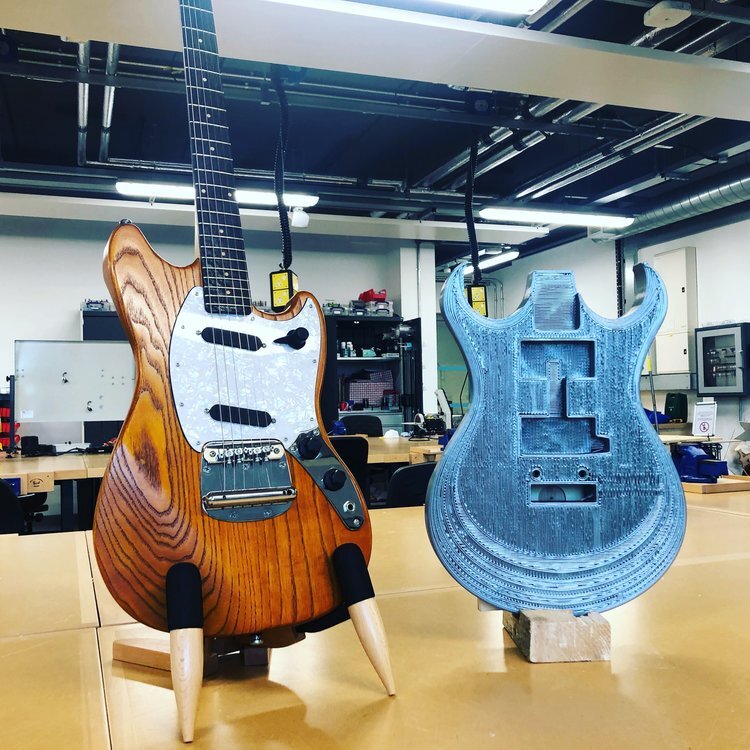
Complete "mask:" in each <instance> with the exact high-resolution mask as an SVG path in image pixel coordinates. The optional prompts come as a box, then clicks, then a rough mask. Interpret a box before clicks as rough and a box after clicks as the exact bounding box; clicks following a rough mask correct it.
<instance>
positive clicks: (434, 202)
mask: <svg viewBox="0 0 750 750" xmlns="http://www.w3.org/2000/svg"><path fill="white" fill-rule="evenodd" d="M134 172H135V173H137V174H139V175H142V176H143V178H144V179H149V178H150V179H153V180H161V181H168V182H177V183H179V182H185V183H187V182H188V181H189V179H190V174H191V170H190V165H188V164H154V163H149V162H137V161H128V160H123V159H112V160H110V161H109V162H107V163H106V164H104V163H100V164H97V163H95V162H94V163H92V162H89V166H88V167H83V168H77V167H54V166H40V165H34V164H14V163H8V162H5V163H0V187H5V188H8V189H12V190H38V191H40V192H47V193H54V194H60V195H70V196H81V195H91V196H97V195H106V196H114V195H115V189H114V184H115V182H116V181H117V180H132V179H133V178H134ZM235 172H236V175H237V179H238V184H239V185H240V186H241V187H254V188H257V187H261V188H270V187H271V185H272V182H273V172H271V171H265V170H243V169H237V170H235ZM286 179H287V183H288V187H289V189H296V190H301V191H308V192H314V193H315V194H316V195H318V196H320V205H321V207H324V208H328V209H342V210H352V211H358V212H362V213H364V214H367V213H369V212H371V211H373V210H375V209H380V210H383V211H388V212H418V211H425V210H433V209H434V210H435V211H437V213H439V214H440V215H441V216H462V215H463V201H464V196H463V194H462V193H451V192H449V191H433V190H405V189H404V186H403V185H402V184H401V183H399V182H397V181H386V180H379V181H377V182H373V183H371V184H370V185H369V186H360V185H359V182H358V180H357V179H356V178H354V177H336V176H331V175H326V176H324V175H301V174H296V173H288V174H287V175H286ZM478 198H479V199H481V200H483V201H489V200H490V198H491V196H488V195H479V196H478Z"/></svg>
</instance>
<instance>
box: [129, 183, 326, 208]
mask: <svg viewBox="0 0 750 750" xmlns="http://www.w3.org/2000/svg"><path fill="white" fill-rule="evenodd" d="M115 189H116V190H117V192H118V193H120V195H127V196H130V197H134V198H171V199H172V200H186V201H192V200H195V189H194V188H193V187H192V185H170V184H169V183H165V182H127V181H121V180H118V181H117V182H116V183H115ZM235 198H236V199H237V202H238V203H246V204H248V205H252V206H275V205H276V194H275V193H274V192H273V191H272V190H236V191H235ZM319 200H320V199H319V198H318V196H317V195H305V194H304V193H284V204H285V205H286V206H288V207H289V208H296V207H298V206H299V207H300V208H311V207H312V206H314V205H315V204H316V203H317V202H318V201H319Z"/></svg>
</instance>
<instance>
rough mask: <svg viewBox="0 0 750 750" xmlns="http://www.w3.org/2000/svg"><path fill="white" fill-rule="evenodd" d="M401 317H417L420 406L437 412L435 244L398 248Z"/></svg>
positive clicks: (423, 243)
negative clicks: (420, 353)
mask: <svg viewBox="0 0 750 750" xmlns="http://www.w3.org/2000/svg"><path fill="white" fill-rule="evenodd" d="M399 262H400V277H401V315H402V317H403V318H404V320H410V319H412V318H419V319H420V321H421V328H422V404H423V408H424V410H425V412H427V413H430V414H434V413H436V412H437V399H436V397H435V390H436V389H437V386H438V379H437V304H436V300H435V245H434V244H433V243H432V242H413V243H411V244H409V245H406V246H404V247H401V248H400V253H399Z"/></svg>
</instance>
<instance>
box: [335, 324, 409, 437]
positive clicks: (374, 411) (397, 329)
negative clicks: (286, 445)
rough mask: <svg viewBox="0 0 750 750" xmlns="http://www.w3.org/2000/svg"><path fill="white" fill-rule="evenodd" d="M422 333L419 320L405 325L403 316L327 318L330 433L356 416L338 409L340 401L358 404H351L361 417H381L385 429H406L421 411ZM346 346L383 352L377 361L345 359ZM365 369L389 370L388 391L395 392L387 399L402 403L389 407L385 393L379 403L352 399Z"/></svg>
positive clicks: (387, 377)
mask: <svg viewBox="0 0 750 750" xmlns="http://www.w3.org/2000/svg"><path fill="white" fill-rule="evenodd" d="M406 329H408V331H409V332H408V333H407V331H406ZM419 335H420V324H419V320H411V321H404V320H403V319H402V318H400V317H399V316H392V317H391V316H387V317H386V316H377V315H370V316H349V315H337V316H328V317H326V338H327V341H328V351H327V358H326V375H325V379H324V383H323V390H322V393H321V408H322V412H323V421H324V423H325V425H326V427H327V428H329V429H330V427H331V425H332V424H333V422H334V421H336V420H337V419H339V418H340V417H342V416H345V415H346V414H347V413H351V412H350V411H349V410H340V409H339V405H340V404H341V402H344V401H353V402H354V403H353V404H352V406H353V407H355V408H354V411H355V412H356V413H358V414H363V413H364V414H371V415H374V416H377V417H379V418H380V421H381V422H382V423H383V429H384V430H388V429H395V430H398V431H399V432H401V431H403V430H404V423H405V422H411V421H413V420H414V414H416V412H417V411H421V408H422V379H421V345H420V340H419ZM341 342H351V343H352V345H353V347H354V350H355V351H356V352H358V353H359V354H361V352H362V350H363V349H376V350H381V353H380V354H378V355H377V356H374V357H363V356H354V357H342V356H341V354H340V351H341ZM388 354H390V356H388ZM362 370H372V371H374V372H379V373H385V372H386V371H387V372H389V375H388V376H386V377H385V379H386V380H387V381H388V382H392V387H391V388H387V389H385V390H389V391H390V390H392V391H394V393H392V394H388V396H390V398H389V399H388V401H389V402H390V403H392V402H393V401H394V400H396V399H397V404H398V405H397V406H386V405H384V403H383V397H382V394H381V395H380V396H378V397H375V399H374V400H375V401H376V403H369V398H367V397H362V398H361V399H360V398H350V397H349V395H350V390H349V384H350V383H351V382H352V381H355V382H356V378H355V377H354V376H356V374H357V373H358V372H361V371H362ZM364 382H366V381H364ZM362 390H363V391H364V390H366V389H362ZM373 390H374V391H377V390H378V389H377V388H374V389H373ZM388 396H386V398H388Z"/></svg>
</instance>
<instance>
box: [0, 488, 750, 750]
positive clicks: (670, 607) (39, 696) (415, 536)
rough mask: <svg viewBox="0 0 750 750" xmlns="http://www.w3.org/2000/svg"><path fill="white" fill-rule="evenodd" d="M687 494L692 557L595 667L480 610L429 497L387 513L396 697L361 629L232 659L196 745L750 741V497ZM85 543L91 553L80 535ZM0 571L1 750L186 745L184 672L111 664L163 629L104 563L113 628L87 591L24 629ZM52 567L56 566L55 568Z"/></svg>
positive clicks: (668, 745)
mask: <svg viewBox="0 0 750 750" xmlns="http://www.w3.org/2000/svg"><path fill="white" fill-rule="evenodd" d="M687 499H688V505H689V520H688V533H687V537H686V540H685V543H684V545H683V548H682V550H681V552H680V555H679V557H678V559H677V561H676V563H675V564H674V565H673V566H672V568H671V569H670V570H669V571H668V573H667V574H666V576H665V577H664V578H663V579H662V580H661V581H660V582H659V583H658V584H657V585H656V586H654V587H653V588H652V589H650V590H649V591H647V592H646V593H645V594H644V595H643V596H641V597H639V598H638V599H636V600H635V601H633V602H630V603H629V604H627V605H625V606H623V607H620V608H618V609H617V610H613V611H612V612H609V613H607V615H606V617H607V618H608V619H609V620H610V622H611V624H612V645H613V649H612V661H611V662H603V663H589V664H536V665H535V664H529V663H527V662H526V661H524V660H523V658H522V657H521V656H520V655H519V654H518V652H517V651H516V649H515V647H514V646H513V644H512V643H511V642H510V641H509V639H508V638H507V636H506V635H504V634H503V632H502V628H501V615H500V613H499V612H489V613H480V612H478V611H477V608H476V602H475V600H474V599H473V598H472V597H471V596H470V595H469V594H468V593H466V592H465V591H463V590H462V589H461V588H459V587H458V586H457V585H456V584H455V583H454V582H453V580H452V579H451V578H450V577H449V576H448V575H447V574H446V573H445V571H444V570H443V569H442V567H441V566H440V564H439V563H438V562H437V560H436V558H435V556H434V554H433V553H432V550H431V548H430V546H429V543H428V541H427V537H426V533H425V531H424V522H423V509H422V508H396V509H387V510H378V511H374V512H373V513H372V516H371V517H372V521H373V532H374V538H375V542H374V553H373V559H372V563H371V571H372V575H373V579H374V583H375V587H376V591H378V592H379V601H380V608H381V612H382V615H383V620H384V622H385V626H386V629H387V631H388V637H389V641H390V648H391V660H392V663H393V667H394V672H395V677H396V683H397V691H398V692H397V695H396V697H395V698H388V697H387V696H386V695H385V692H384V690H383V688H382V686H381V684H380V682H379V681H378V679H377V677H376V675H375V673H374V671H373V670H372V668H371V666H370V664H369V662H368V661H367V659H366V657H365V655H364V653H363V652H362V649H361V647H360V645H359V643H358V641H357V639H356V636H355V635H354V632H353V629H352V626H351V624H350V623H345V624H342V625H340V626H338V627H336V628H333V629H332V630H329V631H327V632H324V633H320V634H315V635H310V636H308V637H307V638H306V640H304V641H302V642H301V643H299V644H296V645H295V646H293V647H290V648H287V649H280V650H278V651H275V652H274V653H273V659H272V662H271V666H270V669H269V670H268V671H266V670H263V669H260V668H257V667H254V668H245V667H242V666H241V665H240V664H239V660H238V658H234V657H226V658H224V659H223V660H222V664H221V668H220V672H219V674H218V675H217V676H216V677H213V678H210V679H207V680H206V681H205V682H204V687H203V691H202V695H201V703H200V707H199V712H198V720H197V725H196V733H195V742H194V743H193V747H196V748H222V749H226V748H244V747H248V748H249V747H252V748H256V747H257V748H268V749H269V750H270V749H271V748H273V749H274V750H277V749H279V748H306V749H311V750H312V749H315V748H327V749H328V748H330V749H334V748H341V749H342V750H343V749H344V748H358V749H359V748H362V749H366V748H378V749H379V750H382V748H409V750H417V749H421V748H463V747H471V748H472V749H473V750H479V749H480V748H505V747H523V748H528V749H531V748H550V747H554V748H555V750H566V749H567V748H570V749H571V750H572V749H573V748H575V749H576V750H586V749H587V748H597V750H600V749H601V748H608V749H617V748H623V749H625V748H628V749H630V748H655V749H658V750H670V749H672V748H673V749H674V750H686V749H687V748H690V749H691V750H704V749H709V748H711V749H714V748H715V749H716V750H731V749H733V748H737V749H738V750H739V749H740V748H742V749H745V748H748V747H750V629H749V628H748V626H747V623H748V621H750V597H748V595H747V593H748V582H749V581H750V493H731V494H727V495H720V496H716V495H704V496H701V495H688V496H687ZM64 536H71V535H45V536H44V537H42V538H41V541H40V542H37V545H38V544H40V543H44V542H45V541H46V540H54V539H60V537H64ZM15 540H16V542H18V541H19V538H15ZM20 541H23V538H20ZM63 541H64V540H63ZM88 541H89V543H90V539H88ZM49 544H50V554H53V553H54V554H62V551H60V550H53V549H52V542H51V541H50V542H49ZM8 545H9V543H8V542H6V541H5V540H2V541H0V562H2V561H3V560H5V561H6V563H8V562H9V559H8V557H7V556H6V555H4V554H3V550H4V549H5V550H6V551H7V552H8V553H10V552H11V547H10V546H8ZM67 546H70V545H67ZM35 551H36V553H37V554H38V553H39V548H38V547H37V548H35ZM89 551H90V544H89ZM71 554H73V553H71ZM75 554H76V559H78V561H79V562H78V564H79V565H80V559H81V554H82V552H81V544H80V542H77V543H76V545H75ZM50 562H51V561H50ZM0 571H2V572H0V592H2V597H0V598H1V599H2V600H3V607H2V610H0V635H4V636H7V637H4V638H0V706H2V707H3V714H4V715H5V716H6V720H5V721H3V722H0V747H7V748H14V749H15V748H53V747H54V748H56V749H57V748H108V747H112V748H115V750H124V749H125V748H128V749H132V750H148V749H150V748H153V749H154V750H155V749H156V748H159V750H164V749H166V748H180V747H184V746H183V745H182V743H181V742H180V740H179V738H178V734H177V728H176V727H177V721H176V709H175V704H174V697H173V695H172V692H171V690H170V682H169V676H168V675H167V674H166V673H163V672H159V671H157V670H153V669H146V668H136V667H133V666H127V665H124V664H120V663H115V664H113V663H112V659H111V653H112V641H113V640H114V639H115V638H124V637H134V636H136V635H141V634H146V635H153V634H154V633H153V631H147V629H146V628H144V627H143V626H141V625H139V624H133V623H132V621H130V620H129V618H128V617H127V615H125V613H124V612H122V610H120V609H119V607H117V605H116V604H115V603H114V602H113V601H112V600H111V598H109V596H108V594H107V593H106V591H105V590H104V589H103V586H102V583H101V580H100V578H99V577H98V575H97V573H98V571H95V570H94V571H93V576H94V584H95V593H96V604H97V612H98V622H95V623H93V624H92V621H91V617H90V606H89V605H88V603H87V601H88V600H87V597H88V594H87V593H86V592H85V591H82V593H80V598H81V602H83V603H85V604H86V606H85V607H84V604H83V603H82V604H81V606H80V607H79V609H80V610H81V612H83V613H85V615H86V616H85V617H78V615H79V612H78V611H76V610H75V607H71V611H70V613H69V615H65V612H66V610H65V607H64V606H63V605H62V604H61V605H56V604H55V603H54V602H50V603H49V605H48V606H49V607H50V608H53V607H54V608H55V611H56V612H57V615H56V616H55V617H51V618H50V622H52V625H51V626H50V629H52V628H54V629H55V632H43V631H44V627H43V624H39V619H38V618H39V616H40V612H39V611H38V607H36V608H35V618H36V619H35V620H34V623H33V624H31V625H30V626H29V628H30V629H31V630H33V632H28V633H25V634H19V632H18V628H19V622H18V617H17V615H16V619H15V620H13V618H12V617H11V612H12V611H13V610H14V609H15V607H14V605H13V604H11V605H10V606H8V598H7V596H6V594H7V593H8V592H10V593H9V595H10V596H12V597H13V598H14V599H16V600H17V601H16V605H17V606H20V601H18V600H20V598H21V597H22V596H23V595H24V587H22V586H19V585H14V586H13V587H11V589H12V590H10V589H7V590H6V588H5V585H6V582H7V575H8V572H7V569H6V570H3V568H0ZM47 573H48V575H55V567H54V565H50V567H49V568H48V571H47ZM25 595H26V597H27V598H29V599H33V598H34V597H35V596H36V593H35V591H34V590H33V589H29V590H26V593H25ZM42 595H43V596H46V597H49V596H51V595H50V594H49V593H46V592H45V593H42ZM66 596H72V593H71V592H69V593H68V594H67V595H66ZM66 617H67V618H68V619H67V620H66V619H65V618H66ZM9 618H10V620H12V621H13V623H14V625H13V628H15V629H11V630H8V627H9V626H7V623H8V622H10V620H9ZM76 618H78V619H76ZM61 621H62V622H67V623H68V625H67V626H65V625H62V626H61V625H60V622H61ZM97 625H98V626H97ZM66 627H67V629H66ZM110 743H111V744H110Z"/></svg>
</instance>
